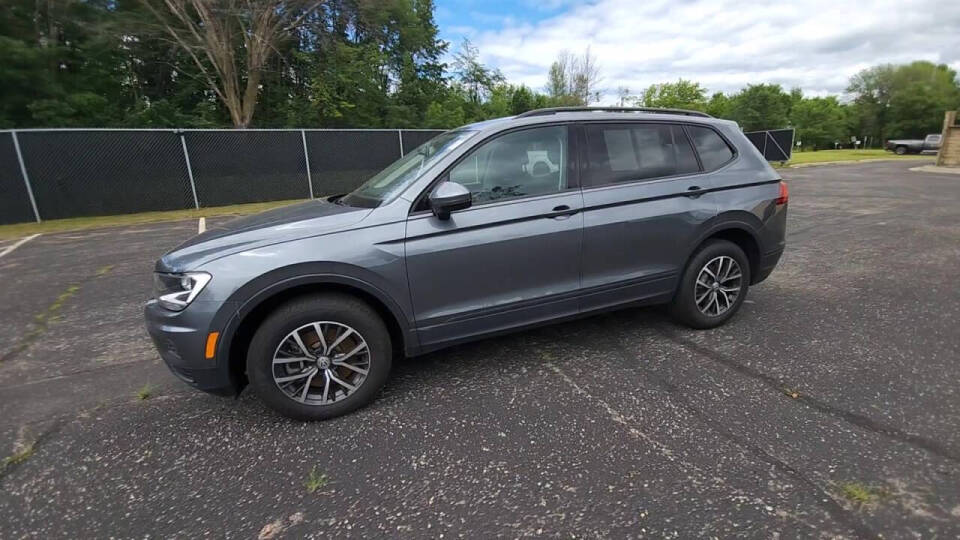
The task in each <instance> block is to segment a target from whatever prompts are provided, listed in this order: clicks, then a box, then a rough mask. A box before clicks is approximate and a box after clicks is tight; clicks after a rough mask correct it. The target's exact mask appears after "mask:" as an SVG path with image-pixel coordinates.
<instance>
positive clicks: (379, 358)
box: [247, 293, 393, 421]
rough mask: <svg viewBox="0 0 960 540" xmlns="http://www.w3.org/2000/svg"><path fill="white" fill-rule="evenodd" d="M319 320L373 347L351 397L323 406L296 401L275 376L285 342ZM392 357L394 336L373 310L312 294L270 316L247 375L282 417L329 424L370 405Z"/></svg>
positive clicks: (345, 298)
mask: <svg viewBox="0 0 960 540" xmlns="http://www.w3.org/2000/svg"><path fill="white" fill-rule="evenodd" d="M317 321H333V322H336V323H341V324H345V325H347V326H349V327H351V328H353V329H355V330H356V332H358V333H359V334H360V335H361V336H362V337H363V340H364V341H366V343H367V347H368V348H369V359H370V364H369V367H368V373H367V375H366V378H365V379H364V380H363V381H362V383H361V384H360V385H359V386H358V387H357V389H356V390H355V391H353V393H352V394H349V395H347V396H346V397H344V398H342V399H341V400H339V401H336V402H334V403H328V404H325V405H319V404H316V405H312V404H307V403H300V402H298V401H295V400H294V399H293V398H291V397H289V396H287V395H286V394H285V393H284V392H283V391H281V390H280V388H279V387H278V386H277V384H276V383H275V382H274V376H273V356H274V353H275V351H276V350H277V347H278V346H279V345H280V342H281V340H283V339H285V338H286V336H287V335H288V334H290V333H291V332H293V331H294V330H295V329H297V328H300V327H301V326H303V325H307V324H310V323H313V322H317ZM392 356H393V347H392V346H391V342H390V333H389V332H388V331H387V328H386V325H385V324H384V322H383V320H382V319H381V318H380V316H379V315H378V314H377V312H376V311H374V310H373V308H371V307H370V306H369V305H367V304H366V303H365V302H363V301H362V300H360V299H358V298H356V297H353V296H350V295H347V294H340V293H324V294H314V295H309V296H302V297H299V298H296V299H294V300H291V301H289V302H287V303H285V304H283V305H281V306H280V307H278V308H277V309H276V310H275V311H274V312H273V313H271V314H270V315H268V316H267V318H266V319H265V320H264V321H263V323H262V324H261V325H260V328H258V329H257V331H256V333H255V334H254V336H253V340H252V341H251V343H250V349H249V351H248V353H247V377H248V378H249V379H250V387H251V388H252V389H253V391H254V392H255V393H256V394H257V396H259V397H260V399H262V400H263V401H264V402H265V403H266V404H267V405H268V406H269V407H270V408H272V409H273V410H275V411H277V412H278V413H280V414H282V415H284V416H286V417H289V418H293V419H296V420H308V421H310V420H326V419H328V418H334V417H336V416H340V415H343V414H347V413H349V412H351V411H354V410H356V409H357V408H359V407H362V406H364V405H366V404H367V403H369V402H370V401H372V400H373V399H374V398H375V397H376V396H377V393H378V392H379V391H380V389H381V388H383V385H384V383H386V381H387V377H388V376H389V375H390V366H391V363H392Z"/></svg>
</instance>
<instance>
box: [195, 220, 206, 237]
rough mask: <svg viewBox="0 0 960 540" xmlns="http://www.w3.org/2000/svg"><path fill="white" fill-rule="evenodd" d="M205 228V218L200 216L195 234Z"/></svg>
mask: <svg viewBox="0 0 960 540" xmlns="http://www.w3.org/2000/svg"><path fill="white" fill-rule="evenodd" d="M205 230H207V218H200V223H197V234H200V233H202V232H203V231H205Z"/></svg>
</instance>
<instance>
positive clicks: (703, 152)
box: [687, 126, 733, 171]
mask: <svg viewBox="0 0 960 540" xmlns="http://www.w3.org/2000/svg"><path fill="white" fill-rule="evenodd" d="M687 130H688V131H689V132H690V137H691V138H692V139H693V145H694V146H696V147H697V154H699V155H700V161H701V162H702V163H703V169H704V170H706V171H712V170H715V169H719V168H720V167H722V166H723V165H724V164H726V163H727V162H728V161H730V160H731V159H733V150H731V149H730V146H729V145H728V144H727V142H726V141H724V140H723V137H721V136H720V135H719V134H717V132H716V131H714V130H712V129H710V128H705V127H700V126H687Z"/></svg>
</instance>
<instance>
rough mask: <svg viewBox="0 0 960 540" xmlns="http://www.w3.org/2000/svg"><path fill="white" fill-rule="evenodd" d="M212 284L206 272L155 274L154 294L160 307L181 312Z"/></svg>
mask: <svg viewBox="0 0 960 540" xmlns="http://www.w3.org/2000/svg"><path fill="white" fill-rule="evenodd" d="M209 282H210V274H208V273H206V272H185V273H183V274H161V273H156V272H155V273H154V274H153V294H154V296H156V298H157V302H160V305H161V306H163V307H165V308H167V309H169V310H171V311H181V310H183V309H184V308H185V307H187V306H189V305H190V302H193V299H194V298H196V297H197V295H198V294H200V291H202V290H203V288H204V287H206V286H207V283H209Z"/></svg>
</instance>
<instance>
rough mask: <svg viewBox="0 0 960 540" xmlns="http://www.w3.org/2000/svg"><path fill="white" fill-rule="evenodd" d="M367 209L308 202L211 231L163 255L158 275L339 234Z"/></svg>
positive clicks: (278, 209)
mask: <svg viewBox="0 0 960 540" xmlns="http://www.w3.org/2000/svg"><path fill="white" fill-rule="evenodd" d="M370 212H371V209H369V208H356V207H351V206H341V205H338V204H333V203H330V202H328V201H327V200H321V199H317V200H312V201H307V202H303V203H299V204H294V205H291V206H284V207H282V208H275V209H273V210H267V211H266V212H261V213H259V214H253V215H249V216H244V217H240V218H237V219H234V220H230V221H228V222H226V223H223V224H220V225H216V226H214V227H211V228H210V229H208V230H207V231H206V232H204V233H201V234H198V235H196V236H194V237H193V238H190V239H189V240H187V241H186V242H184V243H182V244H180V245H179V246H177V247H175V248H174V249H172V250H170V251H169V252H167V253H166V254H165V255H164V256H163V257H162V258H160V260H158V261H157V264H156V270H157V271H158V272H184V271H187V270H192V269H195V268H197V267H199V266H200V265H202V264H205V263H208V262H210V261H212V260H214V259H219V258H220V257H225V256H227V255H231V254H234V253H238V252H240V251H246V250H248V249H253V248H257V247H261V246H265V245H270V244H276V243H280V242H287V241H290V240H296V239H299V238H306V237H308V236H316V235H319V234H326V233H331V232H336V231H339V230H343V229H345V228H347V227H349V226H351V225H353V224H355V223H357V222H359V221H361V220H362V219H363V218H365V217H366V216H367V215H368V214H369V213H370Z"/></svg>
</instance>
